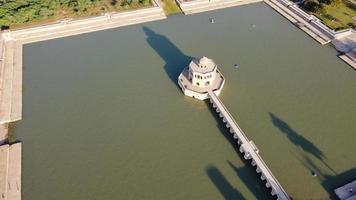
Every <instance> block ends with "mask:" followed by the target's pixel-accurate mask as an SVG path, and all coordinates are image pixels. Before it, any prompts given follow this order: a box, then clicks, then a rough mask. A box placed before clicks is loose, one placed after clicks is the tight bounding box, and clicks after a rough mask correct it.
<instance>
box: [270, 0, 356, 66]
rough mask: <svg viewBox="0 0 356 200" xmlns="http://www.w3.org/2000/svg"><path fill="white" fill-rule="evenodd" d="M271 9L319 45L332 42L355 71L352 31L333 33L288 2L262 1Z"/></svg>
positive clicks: (314, 18) (284, 0) (355, 37)
mask: <svg viewBox="0 0 356 200" xmlns="http://www.w3.org/2000/svg"><path fill="white" fill-rule="evenodd" d="M264 2H265V3H266V4H267V5H269V6H270V7H271V8H273V9H274V10H276V11H277V12H278V13H280V14H281V15H282V16H284V17H285V18H287V19H288V20H289V21H290V22H292V23H293V24H294V25H296V26H297V27H299V28H300V29H301V30H303V31H304V32H306V33H307V34H308V35H310V36H311V37H312V38H314V39H315V40H316V41H318V42H319V43H321V44H323V45H324V44H327V43H329V42H332V44H333V45H334V47H335V48H336V50H338V51H339V52H341V53H342V55H340V56H339V57H340V58H341V59H342V60H344V61H345V62H346V63H347V64H349V65H350V66H351V67H353V68H354V69H356V46H355V44H356V33H355V31H353V30H352V29H346V30H343V31H338V32H335V31H334V30H331V29H330V28H329V27H327V26H325V25H324V24H323V23H322V22H321V20H320V19H318V18H317V17H315V16H314V15H309V14H308V13H306V12H304V11H303V10H302V9H300V8H299V7H298V5H297V4H295V3H293V2H291V1H289V0H264ZM345 49H347V50H345Z"/></svg>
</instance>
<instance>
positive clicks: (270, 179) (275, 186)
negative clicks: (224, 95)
mask: <svg viewBox="0 0 356 200" xmlns="http://www.w3.org/2000/svg"><path fill="white" fill-rule="evenodd" d="M208 94H209V96H210V99H211V101H212V103H214V104H215V105H216V107H217V109H219V111H220V113H221V114H222V117H223V118H225V119H226V121H227V123H229V125H230V128H232V129H233V130H234V132H235V133H236V134H238V138H239V140H241V145H242V144H247V145H251V144H250V140H249V139H248V138H247V136H246V135H245V133H244V132H243V131H242V129H241V128H240V126H239V125H238V124H237V122H236V121H235V119H234V118H233V116H232V115H231V114H230V112H229V111H228V109H227V108H226V107H225V105H224V104H223V103H222V102H221V100H220V99H219V98H218V97H217V96H216V95H215V93H214V92H213V91H209V92H208ZM241 136H242V138H241ZM251 149H253V148H251ZM248 153H249V154H250V156H251V157H252V159H253V160H254V161H255V162H256V165H257V167H258V168H260V170H261V172H262V173H263V174H264V176H265V177H266V180H267V182H268V183H269V184H270V185H271V187H272V189H273V190H274V191H275V192H276V195H277V196H278V198H280V199H286V200H287V199H289V196H288V194H287V193H286V192H285V190H284V189H283V187H282V186H281V185H280V183H279V182H278V180H277V178H276V177H275V176H274V175H273V173H272V172H271V170H270V169H269V168H268V166H267V164H266V163H265V162H264V161H263V159H262V157H261V156H260V155H259V154H258V153H257V152H256V151H254V150H252V151H248ZM261 165H262V166H261Z"/></svg>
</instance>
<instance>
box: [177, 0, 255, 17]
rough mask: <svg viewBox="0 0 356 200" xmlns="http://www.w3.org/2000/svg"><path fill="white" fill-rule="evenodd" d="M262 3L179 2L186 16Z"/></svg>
mask: <svg viewBox="0 0 356 200" xmlns="http://www.w3.org/2000/svg"><path fill="white" fill-rule="evenodd" d="M256 2H262V0H193V1H184V0H177V3H178V5H179V7H180V9H181V10H182V11H183V12H184V14H186V15H189V14H195V13H200V12H206V11H211V10H216V9H222V8H228V7H234V6H240V5H246V4H250V3H256Z"/></svg>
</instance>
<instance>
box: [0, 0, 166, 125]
mask: <svg viewBox="0 0 356 200" xmlns="http://www.w3.org/2000/svg"><path fill="white" fill-rule="evenodd" d="M153 4H154V6H153V7H150V8H144V9H139V10H134V11H127V12H122V13H110V14H106V15H103V16H98V17H92V18H87V19H79V20H64V21H61V22H59V23H55V24H51V25H46V26H39V27H33V28H27V29H22V30H14V31H7V32H4V33H2V34H1V36H0V38H1V40H0V45H1V46H0V47H3V48H1V49H2V50H1V52H2V55H3V59H2V62H1V63H0V64H1V71H0V88H1V90H0V91H1V92H0V124H1V123H8V122H13V121H17V120H21V117H22V45H23V44H26V43H32V42H38V41H44V40H50V39H55V38H61V37H67V36H72V35H78V34H83V33H89V32H94V31H100V30H104V29H110V28H116V27H120V26H127V25H132V24H138V23H143V22H148V21H154V20H160V19H165V18H166V15H165V14H164V12H163V9H162V8H161V7H160V6H159V3H157V2H155V1H154V2H153Z"/></svg>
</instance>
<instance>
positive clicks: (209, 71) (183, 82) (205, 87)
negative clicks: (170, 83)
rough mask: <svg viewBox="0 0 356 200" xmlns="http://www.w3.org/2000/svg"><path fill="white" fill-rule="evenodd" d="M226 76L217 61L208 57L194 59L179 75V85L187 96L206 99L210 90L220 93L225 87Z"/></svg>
mask: <svg viewBox="0 0 356 200" xmlns="http://www.w3.org/2000/svg"><path fill="white" fill-rule="evenodd" d="M224 83H225V78H224V76H223V75H222V74H221V73H220V71H219V69H218V66H217V65H216V63H215V62H214V61H213V60H212V59H210V58H207V57H202V58H199V59H198V58H195V59H193V60H192V61H191V62H190V64H189V66H187V67H185V68H184V69H183V72H182V73H181V74H180V75H179V77H178V85H179V86H180V88H181V89H182V91H183V93H184V94H185V95H187V96H190V97H193V98H197V99H200V100H205V99H208V98H209V95H208V91H209V90H211V91H213V92H214V93H215V94H216V95H219V94H220V92H221V89H222V88H223V87H224Z"/></svg>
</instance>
